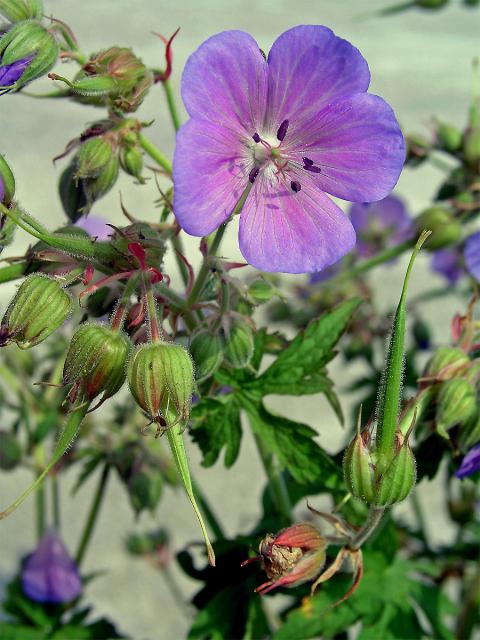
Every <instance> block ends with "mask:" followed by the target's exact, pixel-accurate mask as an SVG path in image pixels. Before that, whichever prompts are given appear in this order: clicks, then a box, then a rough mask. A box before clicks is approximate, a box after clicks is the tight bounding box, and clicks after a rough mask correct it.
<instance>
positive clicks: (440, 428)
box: [436, 378, 477, 438]
mask: <svg viewBox="0 0 480 640" xmlns="http://www.w3.org/2000/svg"><path fill="white" fill-rule="evenodd" d="M437 403H438V404H437V416H436V420H437V432H438V433H439V434H440V435H441V436H443V437H444V438H448V433H447V429H450V427H453V426H454V425H456V424H459V425H462V424H464V423H465V422H466V421H467V420H469V419H470V418H471V417H472V415H473V414H474V413H475V410H476V408H477V401H476V392H475V387H473V385H472V384H471V383H470V382H468V381H467V380H464V379H462V378H454V379H452V380H447V381H446V382H444V383H442V386H441V387H440V391H439V393H438V399H437Z"/></svg>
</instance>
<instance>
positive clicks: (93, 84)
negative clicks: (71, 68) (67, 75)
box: [55, 75, 118, 104]
mask: <svg viewBox="0 0 480 640" xmlns="http://www.w3.org/2000/svg"><path fill="white" fill-rule="evenodd" d="M55 79H56V80H63V78H61V77H60V76H59V77H58V78H55ZM69 87H70V89H71V90H72V91H73V93H79V94H80V95H81V96H85V97H90V98H100V97H102V96H105V95H108V94H109V93H112V92H116V91H118V82H117V80H116V79H115V78H111V77H110V76H103V75H99V76H84V77H83V78H79V79H78V80H74V82H72V83H69ZM99 104H101V103H99Z"/></svg>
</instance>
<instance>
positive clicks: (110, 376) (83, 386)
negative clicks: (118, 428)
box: [63, 322, 131, 401]
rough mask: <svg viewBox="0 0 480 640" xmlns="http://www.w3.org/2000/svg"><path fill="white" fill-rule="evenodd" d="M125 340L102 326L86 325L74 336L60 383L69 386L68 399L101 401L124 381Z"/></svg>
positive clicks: (127, 344)
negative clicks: (81, 398) (97, 399)
mask: <svg viewBox="0 0 480 640" xmlns="http://www.w3.org/2000/svg"><path fill="white" fill-rule="evenodd" d="M130 347H131V344H130V340H129V339H128V337H127V336H126V335H125V334H123V333H121V332H120V331H116V330H115V329H112V328H111V327H110V326H108V325H105V324H96V323H94V322H86V323H85V324H82V325H80V327H79V328H78V329H77V331H76V332H75V333H74V335H73V337H72V340H71V342H70V346H69V348H68V352H67V357H66V359H65V365H64V368H63V382H64V384H71V385H72V389H71V391H70V399H71V400H72V401H73V400H75V399H76V398H77V396H80V397H85V398H86V399H87V400H90V401H91V400H93V399H94V398H96V397H97V396H99V395H100V394H103V396H102V401H103V400H106V399H107V398H110V397H111V396H113V395H114V394H115V393H117V391H118V390H119V389H120V387H121V386H122V385H123V383H124V381H125V363H126V361H127V356H128V353H129V351H130Z"/></svg>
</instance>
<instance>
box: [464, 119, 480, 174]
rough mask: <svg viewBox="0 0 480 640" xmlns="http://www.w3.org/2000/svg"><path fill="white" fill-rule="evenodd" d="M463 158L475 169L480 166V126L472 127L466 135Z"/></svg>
mask: <svg viewBox="0 0 480 640" xmlns="http://www.w3.org/2000/svg"><path fill="white" fill-rule="evenodd" d="M463 156H464V158H465V161H466V163H467V164H469V165H470V166H471V167H473V168H474V169H476V168H477V167H479V166H480V126H476V127H472V128H471V129H469V130H468V131H467V132H466V133H465V137H464V139H463Z"/></svg>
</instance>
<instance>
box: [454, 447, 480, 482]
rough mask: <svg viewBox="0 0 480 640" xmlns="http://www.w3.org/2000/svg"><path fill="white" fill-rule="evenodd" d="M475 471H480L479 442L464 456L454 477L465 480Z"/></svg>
mask: <svg viewBox="0 0 480 640" xmlns="http://www.w3.org/2000/svg"><path fill="white" fill-rule="evenodd" d="M476 471H480V442H479V443H478V444H476V445H475V446H474V447H472V448H471V449H470V451H469V452H468V453H467V454H466V456H465V457H464V458H463V460H462V464H461V465H460V467H459V468H458V469H457V471H456V473H455V475H456V476H457V478H466V477H467V476H471V475H472V473H475V472H476Z"/></svg>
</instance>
